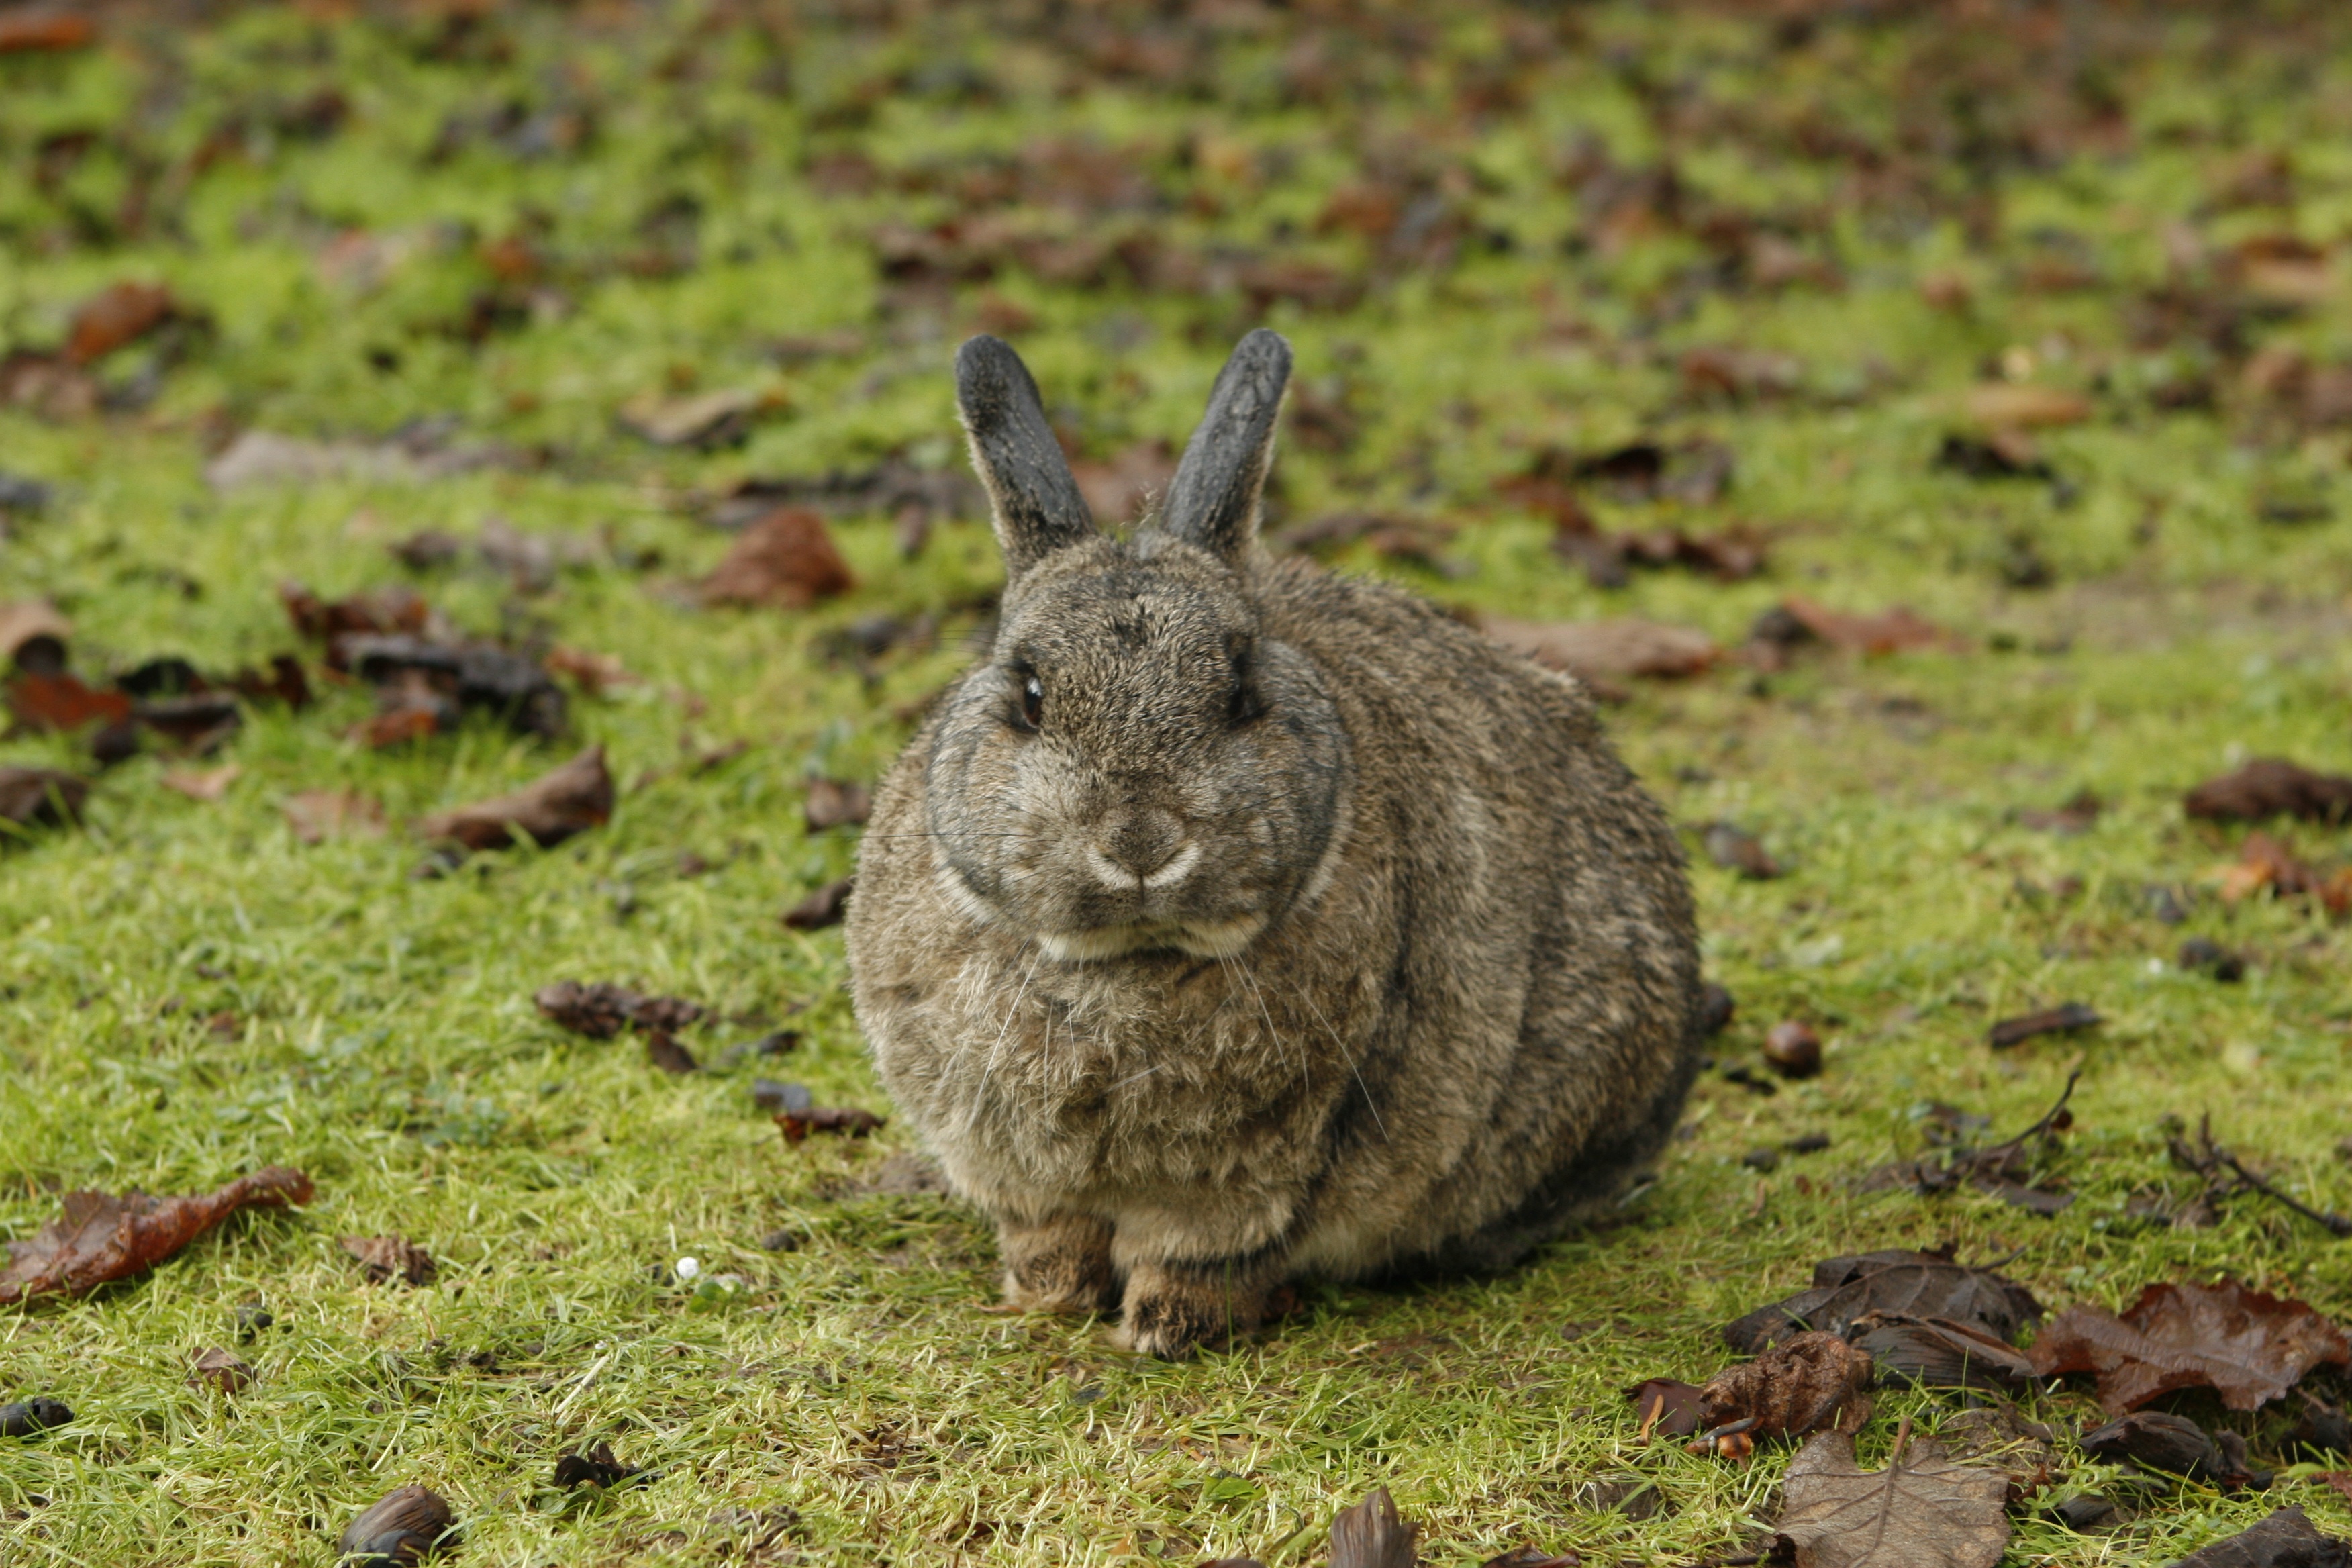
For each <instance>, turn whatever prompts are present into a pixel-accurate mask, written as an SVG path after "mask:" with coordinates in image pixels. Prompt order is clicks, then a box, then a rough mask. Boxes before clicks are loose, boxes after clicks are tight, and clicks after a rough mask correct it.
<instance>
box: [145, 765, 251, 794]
mask: <svg viewBox="0 0 2352 1568" xmlns="http://www.w3.org/2000/svg"><path fill="white" fill-rule="evenodd" d="M244 776H245V770H244V769H243V768H241V767H239V766H238V765H237V764H236V763H222V764H221V765H220V766H219V767H216V768H173V769H172V770H170V771H169V772H167V773H164V775H163V787H164V788H165V789H168V790H173V791H175V792H177V793H178V794H181V795H186V796H187V797H188V798H189V799H190V800H195V801H215V800H218V799H220V797H221V796H223V795H226V794H227V793H228V786H229V785H231V784H235V783H236V781H237V780H238V779H240V778H243V777H244Z"/></svg>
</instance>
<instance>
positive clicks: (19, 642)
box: [0, 599, 73, 675]
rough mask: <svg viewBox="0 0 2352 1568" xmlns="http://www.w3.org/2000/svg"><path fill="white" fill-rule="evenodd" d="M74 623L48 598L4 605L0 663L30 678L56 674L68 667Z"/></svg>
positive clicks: (0, 622) (0, 611) (0, 610)
mask: <svg viewBox="0 0 2352 1568" xmlns="http://www.w3.org/2000/svg"><path fill="white" fill-rule="evenodd" d="M72 637H73V623H72V622H71V621H69V620H68V619H66V618H65V616H61V615H59V614H58V611H57V606H56V605H52V604H50V603H49V602H48V601H47V600H46V599H25V600H20V601H19V602H17V603H16V604H13V605H0V661H6V662H11V663H14V664H15V665H16V668H18V669H19V670H22V671H23V672H25V673H26V674H27V675H56V674H58V673H60V672H61V671H62V670H63V669H64V668H65V667H66V644H67V643H68V641H69V640H70V639H71V638H72Z"/></svg>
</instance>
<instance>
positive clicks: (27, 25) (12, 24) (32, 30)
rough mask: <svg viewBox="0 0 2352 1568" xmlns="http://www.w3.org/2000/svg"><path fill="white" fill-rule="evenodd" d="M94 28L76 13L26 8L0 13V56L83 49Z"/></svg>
mask: <svg viewBox="0 0 2352 1568" xmlns="http://www.w3.org/2000/svg"><path fill="white" fill-rule="evenodd" d="M97 37H98V28H97V26H95V25H94V24H92V23H91V21H90V19H89V17H88V16H84V15H82V14H80V13H79V12H75V11H66V10H58V9H52V8H50V7H48V6H45V5H27V6H24V7H22V8H13V9H10V10H8V11H5V12H0V55H14V54H24V53H30V52H32V51H35V50H45V49H79V48H87V47H89V44H90V43H91V42H92V41H93V40H94V39H96V38H97Z"/></svg>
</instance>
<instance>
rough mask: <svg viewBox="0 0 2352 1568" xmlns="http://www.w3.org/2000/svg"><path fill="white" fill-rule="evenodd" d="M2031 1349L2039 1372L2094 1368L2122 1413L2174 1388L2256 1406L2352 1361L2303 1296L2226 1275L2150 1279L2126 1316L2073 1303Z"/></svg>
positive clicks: (2340, 1337) (2108, 1401) (2236, 1405)
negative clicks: (2213, 1279)
mask: <svg viewBox="0 0 2352 1568" xmlns="http://www.w3.org/2000/svg"><path fill="white" fill-rule="evenodd" d="M2032 1357H2033V1370H2034V1372H2035V1373H2036V1374H2037V1375H2039V1376H2042V1377H2050V1376H2054V1375H2056V1374H2058V1373H2072V1372H2087V1373H2096V1374H2097V1376H2098V1397H2099V1404H2100V1405H2102V1406H2103V1407H2104V1408H2105V1409H2106V1410H2107V1411H2108V1412H2109V1413H2110V1414H2112V1415H2121V1414H2123V1413H2124V1412H2125V1411H2127V1410H2137V1409H2138V1408H2139V1407H2140V1406H2141V1405H2146V1404H2147V1402H2148V1401H2149V1400H2151V1399H2154V1398H2156V1397H2157V1396H2158V1394H2167V1393H2169V1392H2171V1391H2172V1390H2173V1389H2176V1388H2212V1389H2215V1390H2218V1391H2219V1392H2220V1394H2221V1403H2222V1404H2224V1405H2228V1406H2229V1407H2230V1408H2231V1409H2232V1410H2252V1409H2253V1408H2255V1407H2256V1406H2257V1405H2262V1404H2263V1402H2264V1401H2266V1400H2272V1399H2276V1398H2278V1397H2279V1396H2280V1395H2282V1394H2285V1393H2286V1391H2287V1390H2288V1389H2290V1388H2292V1387H2294V1384H2295V1382H2296V1380H2297V1379H2299V1378H2301V1377H2302V1376H2303V1374H2304V1373H2307V1372H2309V1371H2310V1370H2311V1369H2312V1368H2313V1367H2315V1366H2317V1365H2319V1364H2320V1363H2323V1362H2327V1363H2335V1364H2336V1365H2338V1366H2342V1365H2346V1364H2347V1363H2352V1342H2347V1340H2346V1338H2345V1335H2344V1331H2343V1330H2341V1329H2339V1328H2337V1327H2336V1325H2335V1324H2334V1323H2332V1322H2330V1321H2328V1320H2327V1319H2326V1318H2324V1317H2322V1316H2320V1314H2319V1313H2318V1312H2317V1311H2315V1310H2313V1309H2312V1308H2311V1307H2310V1306H2309V1305H2307V1304H2305V1302H2302V1301H2295V1300H2280V1299H2279V1298H2277V1297H2275V1296H2268V1295H2264V1294H2263V1292H2262V1291H2259V1290H2249V1289H2246V1287H2244V1286H2243V1285H2241V1284H2239V1283H2238V1282H2237V1281H2236V1280H2234V1279H2224V1280H2223V1281H2221V1283H2220V1284H2219V1285H2174V1284H2158V1285H2150V1286H2149V1287H2148V1288H2147V1289H2145V1290H2143V1291H2141V1292H2140V1297H2139V1300H2137V1301H2135V1302H2133V1303H2132V1305H2131V1307H2130V1309H2129V1310H2126V1312H2125V1313H2124V1315H2123V1316H2122V1317H2120V1318H2118V1317H2116V1315H2115V1314H2114V1313H2112V1312H2108V1311H2105V1310H2102V1309H2100V1308H2097V1307H2089V1306H2074V1307H2069V1308H2067V1309H2066V1310H2064V1311H2063V1312H2061V1313H2060V1314H2058V1316H2056V1317H2055V1318H2053V1319H2052V1320H2051V1321H2050V1322H2049V1323H2048V1324H2047V1325H2045V1326H2044V1327H2043V1329H2042V1332H2041V1334H2040V1335H2039V1336H2037V1337H2036V1338H2035V1340H2034V1342H2033V1345H2032Z"/></svg>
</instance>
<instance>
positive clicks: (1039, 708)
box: [1020, 675, 1045, 730]
mask: <svg viewBox="0 0 2352 1568" xmlns="http://www.w3.org/2000/svg"><path fill="white" fill-rule="evenodd" d="M1044 722H1045V682H1043V681H1041V680H1039V679H1037V678H1036V677H1035V676H1034V675H1024V676H1023V677H1022V678H1021V721H1020V727H1021V728H1022V729H1024V730H1034V729H1036V728H1037V726H1039V725H1040V724H1043V723H1044Z"/></svg>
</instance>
